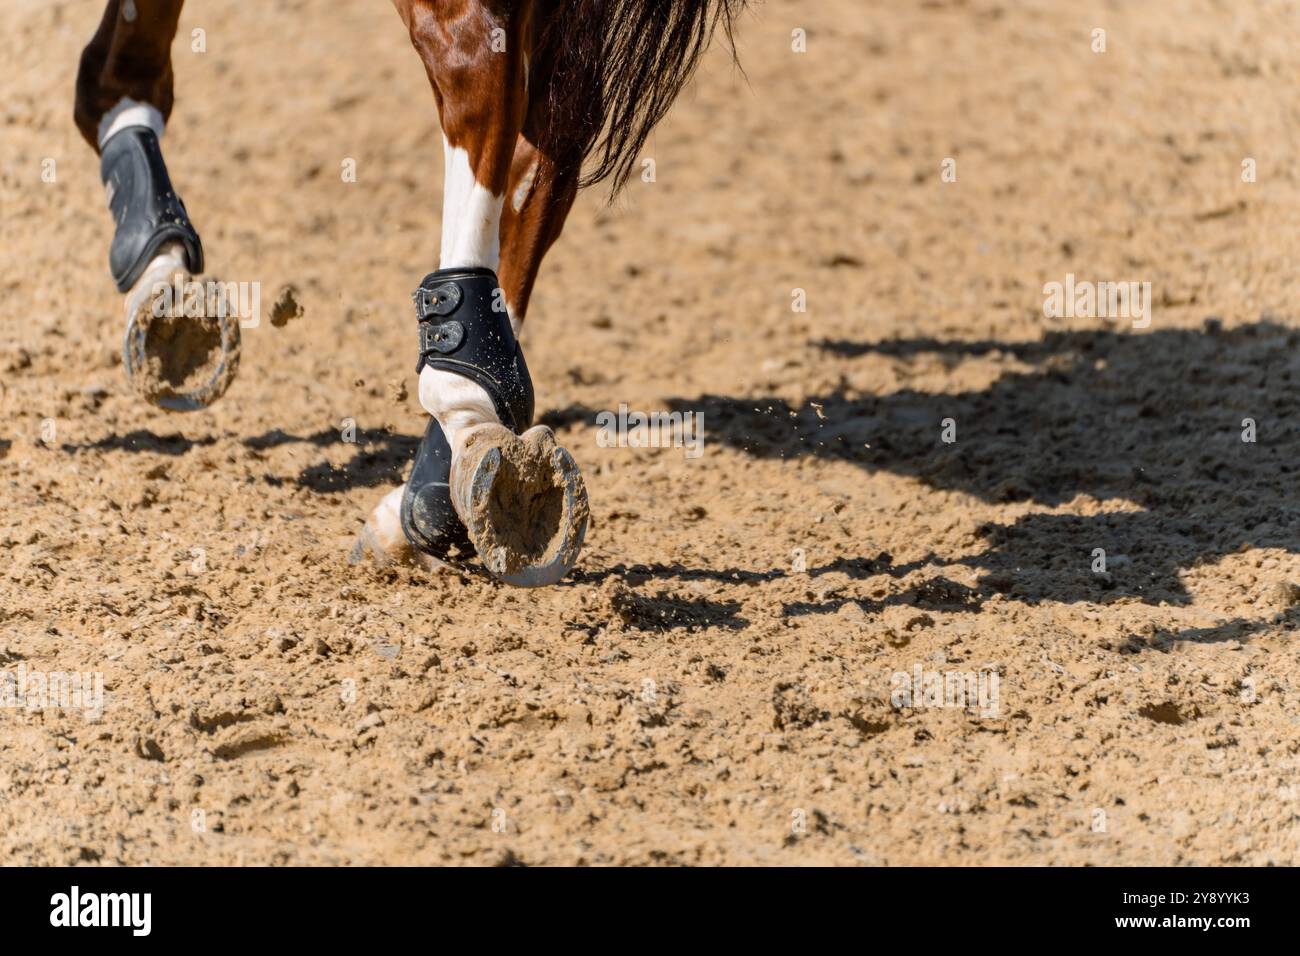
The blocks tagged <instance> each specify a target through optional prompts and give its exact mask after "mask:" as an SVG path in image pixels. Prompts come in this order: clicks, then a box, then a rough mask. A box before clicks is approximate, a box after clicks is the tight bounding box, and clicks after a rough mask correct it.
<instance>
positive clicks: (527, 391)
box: [354, 0, 587, 586]
mask: <svg viewBox="0 0 1300 956" xmlns="http://www.w3.org/2000/svg"><path fill="white" fill-rule="evenodd" d="M396 4H397V7H398V10H399V12H400V13H401V14H402V16H403V19H404V20H405V21H406V24H407V27H408V29H409V31H410V34H411V38H412V41H413V43H414V45H415V47H416V49H417V50H418V51H419V53H420V55H421V57H422V59H423V60H424V64H425V69H426V72H427V73H428V75H429V80H430V83H431V84H432V86H433V90H434V96H435V99H436V101H437V103H438V108H439V112H440V116H441V120H442V128H443V138H444V157H445V163H446V165H445V181H444V192H443V225H442V249H441V261H440V269H439V270H438V272H435V273H432V274H430V275H429V276H427V277H426V278H425V281H424V282H423V283H421V290H422V291H421V292H418V293H417V296H423V298H422V299H421V298H417V303H418V305H417V312H419V313H420V315H421V325H422V326H425V327H426V328H425V329H422V341H421V370H420V402H421V404H422V405H423V406H424V408H425V410H426V411H428V412H429V414H430V415H431V416H433V421H432V422H431V423H430V426H429V430H428V431H426V434H425V439H424V442H422V444H421V449H420V451H419V452H418V453H417V455H416V463H415V466H414V468H413V469H412V476H411V478H410V479H408V482H407V485H406V486H404V487H403V488H401V489H396V490H394V491H393V492H390V493H389V495H387V496H386V497H385V498H384V499H383V501H381V502H380V504H379V506H378V507H377V508H376V509H375V511H374V512H373V513H372V515H371V519H370V521H369V522H367V527H366V529H365V530H364V531H363V533H362V539H361V540H360V541H359V542H358V545H359V547H358V549H357V550H356V551H354V555H359V554H360V552H361V551H362V550H363V548H364V547H365V546H366V545H369V546H370V547H371V548H373V549H374V550H375V552H376V553H377V554H387V555H393V554H396V553H399V552H402V551H403V550H405V549H404V547H403V542H402V538H401V536H400V535H402V534H404V536H405V539H406V540H407V541H408V542H409V543H410V544H412V545H414V546H415V548H416V549H417V550H419V551H423V552H425V553H430V554H433V555H435V556H438V557H442V556H447V555H448V554H449V553H450V551H451V550H454V546H455V545H456V544H457V543H458V542H456V541H455V540H453V539H454V534H451V533H447V534H444V533H442V532H454V531H456V530H458V528H459V527H461V526H463V528H464V530H465V532H466V533H467V536H468V540H469V542H470V543H472V544H473V546H474V548H475V550H476V551H477V552H478V554H479V556H480V558H482V560H483V562H484V564H485V565H486V566H487V567H488V569H489V570H490V571H492V573H493V574H495V575H496V576H497V577H499V578H501V579H502V580H504V581H506V582H508V583H511V584H517V585H522V586H536V585H543V584H550V583H554V581H556V580H559V578H560V577H562V576H563V575H564V574H565V573H566V572H567V571H568V570H569V568H570V567H572V565H573V562H574V561H575V560H576V558H577V552H578V549H579V548H580V546H581V542H582V537H583V535H584V534H585V531H586V525H587V499H586V489H585V487H584V485H583V483H582V478H581V475H580V474H579V473H578V470H577V466H576V464H575V463H574V461H573V458H572V456H570V455H569V453H568V452H567V451H565V450H564V449H562V448H560V447H558V446H557V445H556V443H555V437H554V435H553V434H552V433H551V430H550V429H549V428H545V427H543V426H539V427H537V428H531V429H529V428H528V425H529V424H530V423H531V418H532V387H531V382H530V381H529V380H528V373H527V368H526V366H524V363H523V357H522V352H520V351H519V349H518V345H517V342H516V340H515V333H516V332H517V331H518V329H519V327H520V325H521V323H522V319H523V312H524V310H525V309H526V308H527V299H528V294H529V292H530V291H531V288H532V280H533V278H534V277H535V275H536V267H537V264H538V263H540V260H541V256H542V254H544V252H545V249H546V247H547V246H549V241H547V240H545V239H544V236H545V235H546V233H547V231H548V230H550V231H551V232H552V233H553V234H558V222H562V221H563V214H562V213H561V214H560V215H559V216H558V220H557V219H556V217H555V216H554V214H553V213H554V211H555V210H559V209H560V208H561V206H562V208H563V211H564V212H567V209H568V205H569V204H571V202H572V195H569V198H568V201H567V202H565V203H563V204H557V205H555V207H554V209H553V210H552V215H551V216H550V217H549V218H548V217H546V216H543V215H542V212H543V211H544V210H545V205H546V204H544V203H536V204H534V205H533V207H532V208H533V209H534V210H536V211H535V212H532V213H530V214H529V215H528V216H524V215H522V210H523V205H522V201H521V203H518V204H517V203H514V200H513V199H512V200H511V202H512V208H511V211H510V212H509V213H508V214H507V215H506V216H505V220H504V222H503V210H504V209H505V207H506V202H507V193H508V192H511V191H512V190H513V191H514V193H516V194H517V195H520V196H523V195H524V194H525V193H530V194H531V193H532V192H533V191H534V189H535V187H534V186H531V185H528V188H527V189H523V191H522V192H521V189H522V188H523V186H525V185H527V184H524V183H523V182H522V179H523V177H524V176H526V175H530V173H529V170H532V173H531V175H532V176H534V177H535V175H536V171H537V168H536V167H537V164H536V163H535V162H534V161H533V160H531V159H530V158H529V156H528V154H527V150H526V149H525V150H524V151H523V153H522V154H521V153H520V151H518V150H517V149H516V146H517V144H518V143H519V142H520V141H521V140H520V133H521V131H523V129H524V126H525V122H526V120H527V118H528V112H529V111H528V93H527V89H526V85H527V80H526V77H525V73H526V71H527V66H526V53H527V49H528V42H529V29H530V15H531V13H532V3H531V2H530V0H521V2H518V3H514V4H493V5H491V8H490V9H489V5H488V4H485V3H483V2H481V0H447V2H442V3H439V2H432V0H396ZM512 180H517V181H516V182H514V183H512ZM548 188H549V187H548ZM523 223H530V227H529V228H527V229H525V228H520V226H521V224H523ZM545 223H551V224H552V225H546V226H543V224H545ZM552 238H553V235H552ZM498 269H499V270H500V272H501V279H500V280H498V278H497V274H496V273H497V271H498ZM420 303H422V304H420ZM422 308H427V309H428V310H429V311H428V312H427V313H426V312H420V309H422ZM438 318H443V319H445V321H444V322H442V323H438V322H437V319H438ZM426 331H430V332H431V333H432V336H433V337H432V338H429V337H427V336H426V335H425V334H424V333H425V332H426ZM444 334H446V335H447V336H448V338H446V339H444V340H443V341H442V342H439V341H438V339H437V336H440V335H444ZM462 341H463V343H464V348H463V349H462ZM494 386H495V387H494ZM525 429H527V430H526V431H525ZM435 460H436V461H438V462H439V463H440V464H441V471H438V469H437V468H435V467H434V464H433V463H434V462H435ZM448 462H449V463H448ZM449 510H450V511H454V514H448V511H449ZM455 518H459V522H458V523H456V525H457V527H455V528H453V527H452V524H451V522H454V519H455Z"/></svg>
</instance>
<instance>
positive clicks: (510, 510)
mask: <svg viewBox="0 0 1300 956" xmlns="http://www.w3.org/2000/svg"><path fill="white" fill-rule="evenodd" d="M451 498H452V504H453V506H454V507H455V508H456V513H457V514H458V515H460V519H461V521H463V522H464V524H465V529H466V531H468V532H469V538H470V541H472V542H473V544H474V548H475V550H476V551H478V555H479V558H480V559H481V560H482V561H483V564H484V566H485V567H486V568H487V569H488V571H489V572H491V573H492V575H493V576H494V577H496V578H499V579H500V580H502V581H504V582H505V583H506V584H512V585H514V586H516V587H523V588H535V587H543V586H545V585H548V584H554V583H556V582H557V581H559V580H560V579H561V578H563V577H564V576H565V575H566V574H567V573H568V572H569V570H570V569H571V568H572V567H573V565H574V563H575V562H576V561H577V560H578V552H579V550H581V548H582V539H583V536H584V535H586V533H587V521H588V518H589V517H590V511H589V508H588V505H587V488H586V485H585V484H583V481H582V474H581V473H580V472H579V471H578V465H577V463H576V462H574V460H573V456H572V455H570V454H569V453H568V451H566V450H565V449H564V448H561V447H560V446H559V445H557V444H556V443H555V434H554V433H553V432H552V431H551V430H550V429H549V428H547V427H546V426H544V425H539V426H537V427H536V428H530V429H529V430H528V431H526V432H524V433H523V435H516V434H514V433H513V432H512V431H510V429H508V428H506V427H505V426H503V425H481V426H478V427H477V428H475V429H473V431H472V433H471V434H470V436H469V438H468V439H467V441H466V443H465V446H464V450H463V451H462V452H461V454H460V455H458V456H457V458H456V461H455V462H454V463H453V464H452V471H451Z"/></svg>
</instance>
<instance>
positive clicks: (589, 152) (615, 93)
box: [533, 0, 746, 194]
mask: <svg viewBox="0 0 1300 956" xmlns="http://www.w3.org/2000/svg"><path fill="white" fill-rule="evenodd" d="M745 3H746V0H558V2H554V3H552V4H549V5H548V6H550V7H552V10H551V15H550V16H548V17H546V18H545V22H544V23H542V24H539V30H538V32H537V35H536V36H537V45H536V47H535V49H534V60H533V62H534V66H535V67H541V68H542V69H543V70H545V71H546V91H545V93H544V94H543V95H544V96H545V99H546V107H547V109H546V110H545V117H546V119H545V122H544V123H543V124H542V125H543V127H544V128H543V129H540V130H538V131H537V136H538V139H539V143H538V145H539V146H540V148H541V149H542V152H543V153H544V154H546V155H547V157H548V159H549V160H551V161H552V162H555V163H556V164H557V165H560V166H562V167H563V166H567V168H570V169H579V170H581V172H582V175H581V178H580V180H579V185H580V186H591V185H594V184H596V183H599V182H601V181H603V180H606V179H612V181H613V188H612V190H611V194H612V193H617V192H618V190H619V189H620V188H621V187H622V186H623V184H624V183H625V182H626V181H627V179H628V177H629V176H630V175H631V174H632V172H633V170H634V168H635V167H636V162H637V156H638V154H639V153H640V150H641V147H642V146H644V145H645V141H646V138H647V137H648V136H649V135H650V132H651V130H653V129H654V127H655V125H656V124H657V123H658V122H659V121H660V120H661V119H663V118H664V115H665V114H666V113H667V112H668V109H669V107H671V106H672V104H673V101H674V100H675V99H676V98H677V94H678V93H680V92H681V91H682V88H683V87H684V86H685V85H686V83H687V81H689V80H690V78H691V76H692V75H693V74H694V73H695V69H696V67H697V66H698V65H699V60H700V57H701V56H702V55H703V53H704V51H705V49H707V47H708V45H709V41H710V40H711V39H712V38H713V35H714V33H715V31H716V30H717V28H718V27H719V26H721V27H722V29H723V31H724V33H725V34H726V37H727V42H728V44H729V45H730V47H731V51H732V56H733V57H734V56H735V44H734V42H733V38H732V28H733V25H734V23H735V20H736V17H737V16H738V15H739V13H740V11H741V10H742V9H744V6H745Z"/></svg>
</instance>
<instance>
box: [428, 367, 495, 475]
mask: <svg viewBox="0 0 1300 956" xmlns="http://www.w3.org/2000/svg"><path fill="white" fill-rule="evenodd" d="M420 404H421V405H423V406H424V410H425V411H426V412H428V413H429V414H430V415H432V416H433V417H434V418H436V419H438V424H439V425H441V426H442V433H443V435H445V436H446V438H447V444H448V445H450V446H451V457H452V460H453V461H455V460H456V459H457V458H458V457H460V454H461V452H463V451H464V450H465V441H466V440H467V439H468V438H469V432H470V429H472V428H473V427H474V426H476V425H500V424H501V419H500V418H498V417H497V410H496V406H494V405H493V404H492V398H491V396H489V395H488V393H487V392H486V391H484V389H483V386H481V385H479V384H478V383H477V382H474V381H471V380H470V379H468V378H465V376H463V375H457V374H456V373H455V372H446V371H443V370H442V369H438V368H426V369H422V370H421V372H420Z"/></svg>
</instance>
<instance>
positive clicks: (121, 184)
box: [73, 0, 239, 411]
mask: <svg viewBox="0 0 1300 956" xmlns="http://www.w3.org/2000/svg"><path fill="white" fill-rule="evenodd" d="M183 2H184V0H109V2H108V4H107V6H106V7H105V9H104V15H103V18H102V19H101V20H100V24H99V29H98V30H97V31H96V32H95V35H94V37H93V38H92V39H91V41H90V43H89V44H88V45H87V46H86V48H85V50H84V51H83V52H82V55H81V63H80V66H79V69H78V71H77V90H76V104H75V108H74V111H73V115H74V119H75V121H76V124H77V129H78V130H80V131H81V135H82V136H83V137H84V138H85V139H86V142H88V143H89V144H90V145H91V147H92V148H93V149H94V150H95V151H96V152H98V153H99V154H100V156H101V162H100V171H101V176H102V177H103V180H104V186H105V188H106V190H107V191H108V196H109V205H110V211H111V212H112V215H113V219H114V224H115V226H116V235H115V236H114V240H113V244H112V246H111V248H110V253H109V266H110V269H111V271H112V273H113V278H114V280H115V281H116V282H117V286H118V290H119V291H120V292H122V293H124V295H125V302H126V319H127V333H126V340H125V343H124V348H123V360H124V365H125V368H126V372H127V376H128V378H129V379H130V381H131V384H132V386H133V387H134V388H135V390H136V391H137V393H138V394H140V396H141V397H143V398H144V399H145V400H146V401H149V402H151V403H152V404H155V405H158V406H160V407H162V408H167V409H170V410H173V411H188V410H192V409H195V408H202V407H204V406H206V405H208V404H209V403H211V402H213V401H215V400H216V399H217V398H219V397H220V396H221V395H222V394H223V393H224V392H225V390H226V388H227V387H228V386H229V384H230V382H231V380H232V379H233V378H234V374H235V370H236V368H237V367H238V358H239V344H238V343H239V327H238V324H237V321H236V317H234V316H227V315H226V313H225V308H224V303H222V308H221V309H220V311H219V312H218V314H217V315H216V316H214V317H211V318H203V319H198V320H185V321H192V322H193V325H194V327H195V328H197V329H199V330H201V333H202V334H199V335H189V336H187V337H186V341H187V342H188V346H187V347H186V348H185V349H184V350H181V349H179V348H178V347H176V346H175V345H173V344H170V343H172V342H174V341H175V338H176V336H175V329H173V328H171V327H170V326H171V325H172V324H173V323H175V322H179V321H181V320H183V319H184V316H183V315H182V314H180V312H181V311H182V310H181V309H179V308H178V309H174V310H171V311H172V314H170V315H166V316H163V315H161V314H160V313H159V312H158V311H156V310H155V309H154V308H153V306H154V305H155V303H154V290H155V289H158V288H162V287H166V286H172V285H173V283H174V282H175V279H176V277H177V275H178V274H179V275H180V276H181V277H182V279H183V280H184V279H187V278H188V277H189V276H190V275H193V274H198V273H200V272H201V271H202V269H203V250H202V245H201V243H200V241H199V237H198V233H197V232H195V231H194V228H193V226H192V225H190V222H189V217H188V215H187V214H186V212H185V207H184V205H183V204H182V203H181V201H180V199H179V197H178V196H177V195H176V192H175V189H174V188H173V187H172V185H171V181H170V178H169V177H168V175H167V169H166V166H165V164H164V163H163V159H162V150H161V147H160V145H159V140H160V139H161V138H162V135H163V128H164V126H165V124H166V121H167V119H168V117H169V116H170V115H171V111H172V81H173V77H172V64H171V44H172V40H173V39H174V37H175V36H176V25H177V21H178V20H179V18H180V13H181V7H182V5H183ZM205 304H206V300H205ZM177 305H179V304H177ZM182 351H183V352H184V354H181V352H182ZM146 368H150V369H152V371H149V372H146V371H145V369H146Z"/></svg>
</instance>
